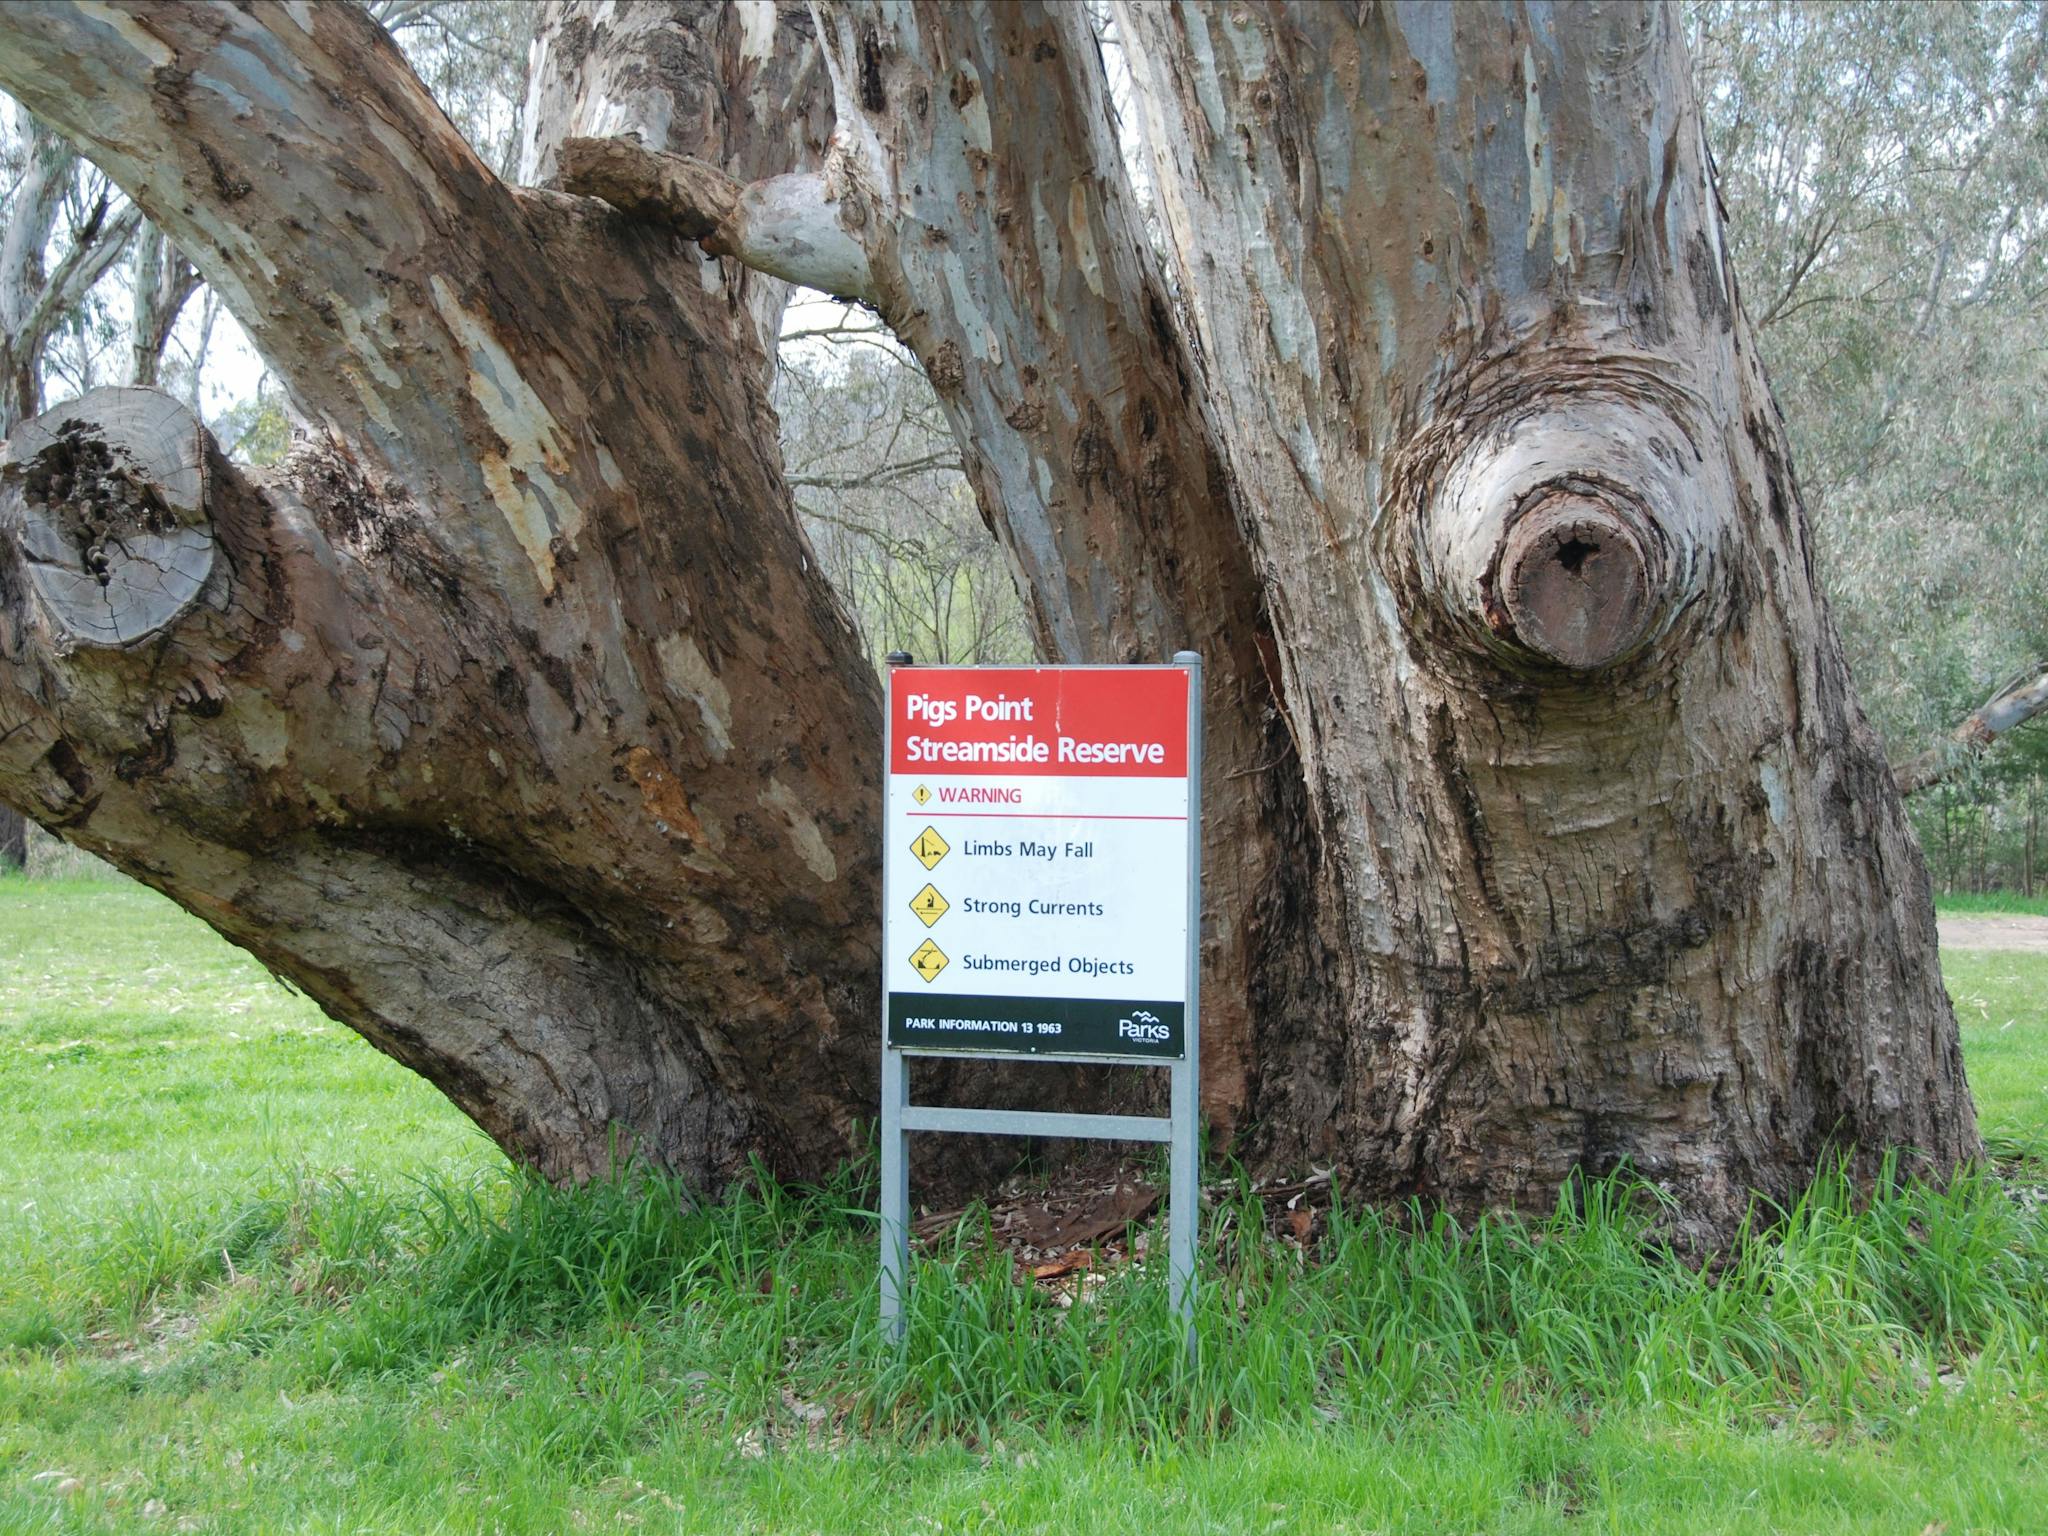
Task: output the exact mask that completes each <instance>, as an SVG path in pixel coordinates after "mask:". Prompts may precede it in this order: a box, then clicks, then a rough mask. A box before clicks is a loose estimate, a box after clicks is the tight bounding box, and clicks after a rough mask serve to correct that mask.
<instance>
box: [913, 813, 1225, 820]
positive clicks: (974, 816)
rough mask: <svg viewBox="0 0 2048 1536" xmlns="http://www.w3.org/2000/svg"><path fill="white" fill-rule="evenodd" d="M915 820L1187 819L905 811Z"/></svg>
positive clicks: (1171, 817)
mask: <svg viewBox="0 0 2048 1536" xmlns="http://www.w3.org/2000/svg"><path fill="white" fill-rule="evenodd" d="M903 814H904V815H906V816H908V817H910V818H911V819H912V820H914V821H930V820H932V818H934V817H940V818H953V817H964V818H966V819H967V820H969V821H1186V820H1187V817H1185V816H1090V815H1086V814H1084V813H1082V812H1080V811H1075V812H1072V813H1071V814H1069V813H1066V812H1062V811H905V812H904V813H903Z"/></svg>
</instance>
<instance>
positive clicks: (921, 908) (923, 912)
mask: <svg viewBox="0 0 2048 1536" xmlns="http://www.w3.org/2000/svg"><path fill="white" fill-rule="evenodd" d="M910 910H911V911H913V912H915V913H916V914H917V920H918V921H919V922H920V923H923V924H924V925H925V927H927V928H929V927H931V925H932V924H933V923H936V922H937V921H938V920H939V919H940V918H942V917H944V916H945V915H946V914H947V913H948V912H950V911H952V910H953V904H952V903H951V902H950V901H948V900H946V898H945V897H943V896H941V895H940V894H939V888H938V887H937V886H935V885H932V884H930V883H929V882H927V883H926V885H925V888H924V889H923V890H921V891H919V892H918V893H917V894H916V895H915V896H913V897H911V898H910Z"/></svg>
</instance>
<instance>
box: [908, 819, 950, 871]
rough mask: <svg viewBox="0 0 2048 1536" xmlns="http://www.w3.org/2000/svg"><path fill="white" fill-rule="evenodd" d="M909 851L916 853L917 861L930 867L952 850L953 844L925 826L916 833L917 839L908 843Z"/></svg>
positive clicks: (927, 867)
mask: <svg viewBox="0 0 2048 1536" xmlns="http://www.w3.org/2000/svg"><path fill="white" fill-rule="evenodd" d="M910 851H911V852H912V853H914V854H916V855H917V862H918V863H920V864H922V865H923V866H924V867H925V868H926V869H930V868H931V867H932V866H933V865H934V864H936V863H938V862H939V860H941V859H943V858H944V857H945V856H946V855H947V854H949V853H951V852H952V851H953V845H952V844H951V843H949V842H947V841H946V840H945V839H944V838H943V837H941V836H939V834H938V833H936V832H934V831H933V830H932V829H931V828H930V827H926V828H925V829H924V830H923V831H922V832H920V833H918V834H917V840H916V841H915V842H913V843H912V844H911V845H910Z"/></svg>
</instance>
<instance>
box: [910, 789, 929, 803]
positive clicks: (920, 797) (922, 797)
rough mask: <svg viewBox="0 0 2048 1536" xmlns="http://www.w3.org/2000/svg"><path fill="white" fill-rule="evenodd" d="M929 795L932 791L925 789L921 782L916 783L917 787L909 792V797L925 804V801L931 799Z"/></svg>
mask: <svg viewBox="0 0 2048 1536" xmlns="http://www.w3.org/2000/svg"><path fill="white" fill-rule="evenodd" d="M931 797H932V792H931V791H930V790H928V789H926V788H925V787H924V786H923V785H922V784H920V785H918V786H917V788H915V789H913V790H912V791H911V792H910V798H911V799H913V800H915V801H916V802H917V803H918V804H919V805H923V804H925V803H926V802H927V801H929V800H930V799H931Z"/></svg>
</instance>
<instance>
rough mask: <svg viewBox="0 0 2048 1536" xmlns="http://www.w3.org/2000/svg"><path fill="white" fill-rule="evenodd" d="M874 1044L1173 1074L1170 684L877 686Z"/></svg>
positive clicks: (1174, 802) (1175, 937) (1178, 974)
mask: <svg viewBox="0 0 2048 1536" xmlns="http://www.w3.org/2000/svg"><path fill="white" fill-rule="evenodd" d="M889 741H890V750H889V788H888V817H887V827H888V832H887V836H888V847H887V853H886V858H887V861H888V890H889V898H888V899H889V911H888V913H887V920H886V922H885V923H884V925H883V927H884V934H885V939H884V942H885V944H886V957H885V960H884V969H883V977H884V983H885V986H886V989H887V991H888V994H889V1037H888V1038H889V1043H890V1044H891V1045H894V1046H897V1047H899V1048H906V1049H911V1050H915V1049H917V1048H918V1047H920V1046H925V1047H931V1048H935V1049H942V1050H979V1051H996V1052H1003V1053H1016V1054H1031V1053H1035V1052H1041V1051H1059V1052H1071V1053H1079V1054H1084V1055H1103V1056H1150V1057H1160V1058H1178V1057H1180V1056H1181V1055H1183V1054H1184V1052H1185V1048H1186V1042H1185V1038H1184V1031H1185V1025H1186V1014H1187V971H1188V960H1187V954H1188V948H1187V946H1188V895H1187V891H1188V674H1187V671H1186V670H1185V669H1184V668H1180V667H1144V668H1125V667H1118V668H1101V669H1091V668H1052V667H1018V668H988V667H975V668H971V669H970V668H962V669H950V668H936V667H898V668H896V669H895V670H894V671H893V672H892V673H891V674H890V678H889Z"/></svg>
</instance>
